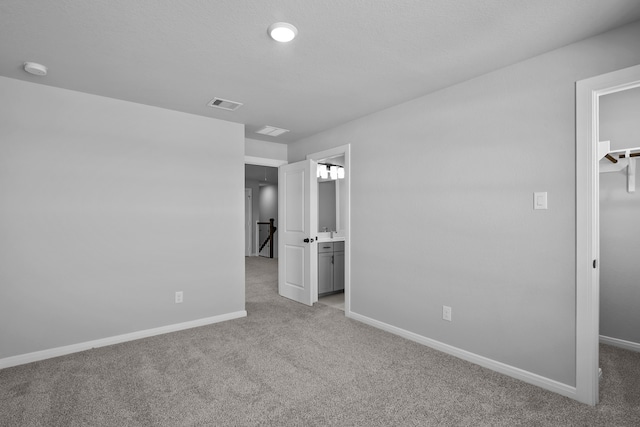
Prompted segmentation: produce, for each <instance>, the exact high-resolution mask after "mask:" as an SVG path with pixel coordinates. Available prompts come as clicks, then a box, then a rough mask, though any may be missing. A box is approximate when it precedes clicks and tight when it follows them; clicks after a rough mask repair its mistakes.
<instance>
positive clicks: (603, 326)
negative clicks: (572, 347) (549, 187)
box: [574, 65, 640, 405]
mask: <svg viewBox="0 0 640 427" xmlns="http://www.w3.org/2000/svg"><path fill="white" fill-rule="evenodd" d="M638 90H640V65H637V66H634V67H629V68H625V69H622V70H618V71H614V72H611V73H607V74H603V75H600V76H596V77H592V78H589V79H585V80H581V81H579V82H577V85H576V386H575V396H574V398H575V399H576V400H578V401H580V402H583V403H587V404H589V405H595V404H597V403H598V400H599V381H600V375H601V374H600V373H601V372H602V375H603V376H606V375H607V372H606V367H605V369H603V370H602V371H601V370H600V358H599V355H600V354H599V351H600V350H599V345H600V342H603V343H606V344H613V345H617V346H619V347H623V346H626V347H625V348H629V349H633V350H634V351H638V350H640V337H638V336H637V335H636V334H637V332H635V331H629V330H628V328H627V327H626V326H624V325H622V324H621V322H619V321H618V320H619V316H620V315H624V316H631V317H633V316H637V315H636V314H635V312H638V311H640V310H638V308H637V307H636V308H635V310H633V313H631V312H629V309H628V303H629V302H630V301H621V298H626V297H629V295H628V293H629V292H631V293H633V292H635V291H637V283H638V280H637V276H635V278H634V279H633V280H632V281H633V283H634V286H633V287H629V286H628V280H627V277H626V275H627V274H629V273H624V272H623V270H621V269H620V267H619V266H618V268H616V267H615V265H616V263H617V262H619V261H620V259H617V260H614V259H613V258H615V257H616V256H617V255H619V256H620V257H621V258H622V261H624V260H627V262H626V263H625V264H626V266H625V267H624V269H625V270H624V271H629V270H628V269H627V267H629V266H630V264H637V260H638V255H640V254H639V253H638V252H637V250H638V249H637V246H635V245H634V244H633V243H632V242H630V241H624V240H622V239H623V238H625V235H626V234H629V233H630V232H631V233H633V231H632V230H633V228H625V229H624V230H623V231H620V226H621V225H623V224H624V223H625V221H627V217H629V216H632V215H633V213H632V212H635V218H637V217H638V212H639V211H638V210H636V209H637V208H636V207H635V206H637V201H636V200H637V199H636V197H637V193H636V192H635V187H636V184H637V174H636V173H635V162H636V161H637V160H636V159H637V158H638V155H637V154H638V153H640V150H638V149H636V148H634V147H640V140H638V139H637V138H638V130H637V127H636V126H637V125H635V123H634V122H635V121H637V116H638V110H637V108H638V107H637V105H638V104H635V103H636V102H637V99H636V96H637V93H638ZM632 105H635V106H632ZM630 108H631V109H635V111H629V109H630ZM627 113H631V114H632V116H634V117H635V118H634V119H631V120H629V119H625V118H624V117H632V116H627ZM633 113H635V114H633ZM634 135H635V136H634ZM629 138H630V139H629ZM612 165H613V166H612ZM616 169H617V170H616ZM609 172H611V173H609ZM601 183H602V186H601ZM601 214H602V215H601ZM610 218H613V219H614V223H610V221H609V219H610ZM636 236H637V234H636ZM632 240H633V239H632ZM635 240H638V239H637V237H636V239H635ZM628 257H632V258H633V259H634V261H631V262H629V260H628ZM631 267H632V268H635V267H634V266H631ZM612 269H613V270H614V271H612ZM631 274H633V273H632V272H631ZM605 287H606V288H605ZM634 300H635V302H636V304H637V301H638V298H637V297H635V298H634ZM601 302H602V304H601ZM631 317H629V318H631ZM622 323H624V321H623V322H622ZM637 324H638V323H637V320H636V321H635V323H634V325H637ZM635 329H637V328H635ZM604 334H612V335H616V336H614V337H609V336H607V335H604ZM630 340H637V341H635V342H634V341H630Z"/></svg>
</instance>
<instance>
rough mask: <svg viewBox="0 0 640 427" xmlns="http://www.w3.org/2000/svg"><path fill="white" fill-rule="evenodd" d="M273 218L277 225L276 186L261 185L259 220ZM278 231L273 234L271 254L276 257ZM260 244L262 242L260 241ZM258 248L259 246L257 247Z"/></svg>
mask: <svg viewBox="0 0 640 427" xmlns="http://www.w3.org/2000/svg"><path fill="white" fill-rule="evenodd" d="M271 218H273V219H274V220H275V221H274V222H273V223H274V224H275V226H276V227H277V226H278V186H277V185H263V186H262V187H260V222H269V220H270V219H271ZM278 234H279V233H278V231H276V234H275V236H274V242H273V256H274V257H275V258H277V257H278ZM260 244H262V242H260ZM258 249H259V248H258Z"/></svg>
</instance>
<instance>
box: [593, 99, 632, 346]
mask: <svg viewBox="0 0 640 427" xmlns="http://www.w3.org/2000/svg"><path fill="white" fill-rule="evenodd" d="M600 140H601V141H607V140H610V141H611V146H612V149H614V150H617V149H623V148H632V147H640V88H636V89H632V90H627V91H624V92H618V93H614V94H610V95H606V96H603V97H601V98H600ZM636 162H640V159H639V160H636ZM636 187H637V188H638V189H640V178H639V177H638V175H636ZM639 220H640V190H636V192H635V193H628V192H627V175H626V170H625V171H623V172H621V173H603V174H600V266H601V267H600V334H601V335H605V336H608V337H612V338H619V339H623V340H626V341H631V342H635V343H640V262H639V261H640V221H639Z"/></svg>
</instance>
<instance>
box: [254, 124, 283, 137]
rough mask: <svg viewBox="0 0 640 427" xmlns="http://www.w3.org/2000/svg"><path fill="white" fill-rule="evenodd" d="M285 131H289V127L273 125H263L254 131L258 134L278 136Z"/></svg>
mask: <svg viewBox="0 0 640 427" xmlns="http://www.w3.org/2000/svg"><path fill="white" fill-rule="evenodd" d="M286 132H289V129H281V128H277V127H275V126H265V127H263V128H262V129H260V130H257V131H256V133H259V134H260V135H269V136H280V135H282V134H283V133H286Z"/></svg>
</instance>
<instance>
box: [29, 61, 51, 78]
mask: <svg viewBox="0 0 640 427" xmlns="http://www.w3.org/2000/svg"><path fill="white" fill-rule="evenodd" d="M24 70H25V71H26V72H27V73H29V74H33V75H34V76H46V75H47V67H45V66H44V65H42V64H38V63H36V62H25V63H24Z"/></svg>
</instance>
